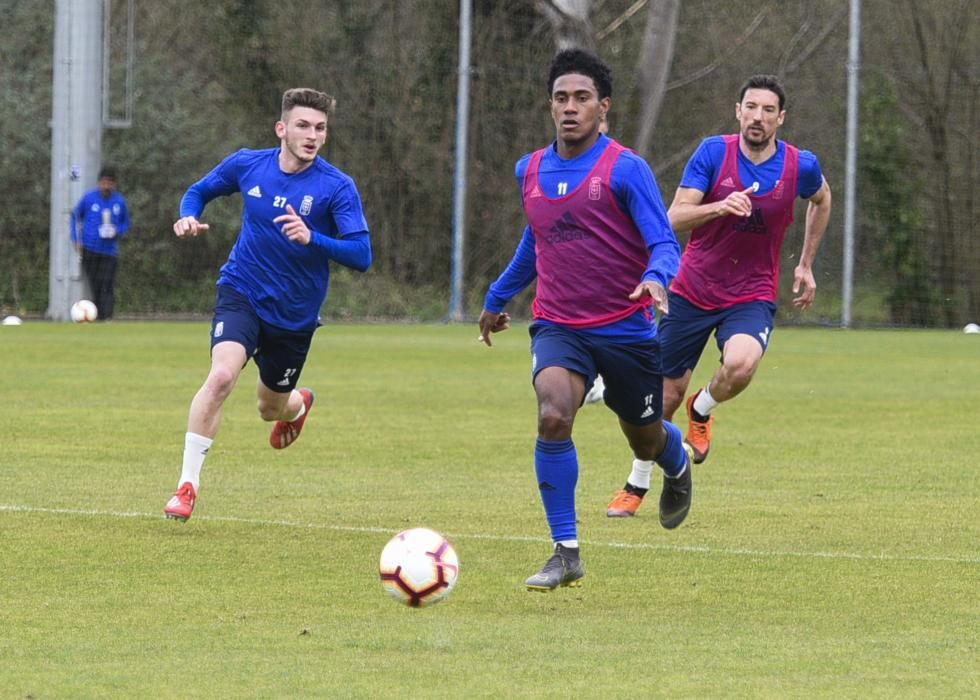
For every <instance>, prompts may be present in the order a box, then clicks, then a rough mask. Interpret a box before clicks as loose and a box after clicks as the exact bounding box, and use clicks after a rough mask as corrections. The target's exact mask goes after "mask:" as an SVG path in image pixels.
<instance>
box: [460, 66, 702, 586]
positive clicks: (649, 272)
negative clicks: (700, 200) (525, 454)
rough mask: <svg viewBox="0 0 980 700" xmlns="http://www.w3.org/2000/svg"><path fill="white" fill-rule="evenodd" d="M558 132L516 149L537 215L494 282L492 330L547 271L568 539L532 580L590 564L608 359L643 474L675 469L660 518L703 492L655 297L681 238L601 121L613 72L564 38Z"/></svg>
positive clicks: (676, 518) (644, 169)
mask: <svg viewBox="0 0 980 700" xmlns="http://www.w3.org/2000/svg"><path fill="white" fill-rule="evenodd" d="M547 87H548V95H549V99H550V105H551V117H552V119H553V120H554V124H555V130H556V132H557V139H556V140H555V142H554V143H552V144H551V145H550V146H547V147H545V148H543V149H541V150H539V151H536V152H534V153H531V154H528V155H525V156H524V157H523V158H521V159H520V161H518V163H517V169H516V170H517V181H518V183H519V184H520V186H521V191H522V198H523V202H524V210H525V213H526V215H527V219H528V225H527V227H526V228H525V229H524V234H523V236H522V238H521V240H520V243H519V244H518V246H517V251H516V252H515V254H514V257H513V259H512V260H511V261H510V263H509V264H508V266H507V268H506V269H505V270H504V272H503V273H502V274H501V275H500V277H499V278H498V279H497V280H496V281H495V282H494V283H493V284H492V285H491V286H490V290H489V291H488V293H487V296H486V300H485V302H484V310H483V312H482V313H481V314H480V319H479V325H480V338H479V339H480V340H482V341H483V342H485V343H486V344H487V345H491V343H492V341H491V334H492V333H497V332H499V331H502V330H505V329H506V328H508V327H509V322H510V316H509V314H507V313H506V312H504V307H505V306H506V304H507V303H508V302H509V301H510V300H511V299H512V298H513V297H514V296H516V295H517V294H519V293H520V292H521V291H522V290H523V289H524V288H525V287H527V286H528V285H529V284H531V283H532V282H534V281H535V280H537V288H536V295H535V299H534V303H533V314H534V322H533V323H532V324H531V327H530V334H531V374H532V381H533V385H534V391H535V394H536V396H537V402H538V437H537V441H536V444H535V448H534V468H535V474H536V476H537V482H538V490H539V493H540V496H541V500H542V503H543V504H544V510H545V514H546V516H547V520H548V525H549V528H550V530H551V537H552V540H553V541H554V543H555V549H554V553H553V554H552V556H551V557H550V558H549V559H548V561H547V562H546V563H545V565H544V567H543V568H542V569H541V570H540V571H539V572H538V573H536V574H534V575H533V576H531V577H530V578H528V579H527V581H526V586H527V588H528V589H530V590H535V591H550V590H553V589H555V588H558V587H559V586H578V585H580V584H581V579H582V577H583V576H584V575H585V570H584V567H583V565H582V559H581V557H580V554H579V542H578V533H577V529H576V521H575V514H576V510H575V489H576V485H577V482H578V474H579V463H578V456H577V453H576V450H575V445H574V443H573V442H572V428H573V425H574V423H575V416H576V414H577V412H578V410H579V408H580V407H581V406H582V400H583V398H584V397H585V394H586V391H587V390H588V389H589V387H590V386H591V385H592V383H593V381H594V380H595V378H596V375H597V373H599V372H601V373H602V375H603V377H604V378H605V384H606V391H605V401H606V405H607V406H609V408H611V409H612V410H613V411H614V412H615V413H616V415H617V416H618V417H619V424H620V427H621V429H622V431H623V434H624V435H625V436H626V439H627V441H628V442H629V445H630V449H631V451H632V453H633V458H634V459H633V471H632V473H631V479H635V481H634V483H637V482H639V483H640V484H643V485H645V486H644V487H645V488H646V487H649V485H650V476H651V472H652V470H653V466H654V463H655V462H656V463H658V464H659V465H660V467H661V468H662V469H663V472H664V479H663V489H662V491H661V497H660V523H661V525H663V526H664V527H665V528H675V527H677V526H678V525H680V524H681V522H683V520H684V518H685V517H686V516H687V513H688V511H689V509H690V505H691V494H692V484H691V469H690V467H689V465H688V460H687V454H686V452H685V450H684V448H683V439H682V436H681V433H680V430H678V429H677V428H676V427H674V426H673V425H671V424H670V423H667V422H665V421H663V420H662V419H661V394H662V377H661V373H660V348H659V343H658V341H657V333H656V324H655V319H654V315H653V313H652V309H651V306H656V308H658V309H659V310H660V311H662V312H664V313H666V312H667V311H668V309H667V291H666V290H667V287H668V285H669V284H670V281H671V280H672V279H673V277H674V274H675V273H676V272H677V266H678V261H679V258H680V246H679V245H678V243H677V239H676V237H675V236H674V233H673V232H672V231H671V229H670V223H669V222H668V220H667V213H666V211H665V210H664V204H663V200H662V199H661V196H660V190H659V188H658V187H657V183H656V181H655V179H654V176H653V173H652V172H651V171H650V167H649V166H648V165H647V164H646V162H645V161H644V160H643V159H642V158H640V157H639V156H637V155H636V154H634V153H632V152H630V151H629V150H627V149H625V148H624V147H623V146H621V145H620V144H619V143H617V142H616V141H614V140H613V139H610V138H609V137H608V136H605V135H603V134H601V133H600V131H599V125H600V122H601V120H602V119H603V118H604V117H605V114H606V113H607V112H608V111H609V108H610V107H611V105H612V74H611V72H610V70H609V67H608V66H607V65H606V64H605V63H603V62H602V61H601V60H600V59H598V58H597V57H596V56H594V55H592V54H591V53H588V52H586V51H583V50H580V49H569V50H566V51H561V52H559V53H558V54H557V55H556V56H555V58H554V59H553V61H552V64H551V69H550V72H549V76H548V83H547Z"/></svg>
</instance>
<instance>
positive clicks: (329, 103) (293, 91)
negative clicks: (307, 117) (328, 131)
mask: <svg viewBox="0 0 980 700" xmlns="http://www.w3.org/2000/svg"><path fill="white" fill-rule="evenodd" d="M336 105H337V100H335V99H334V98H333V97H331V96H330V95H328V94H327V93H325V92H320V91H319V90H314V89H312V88H290V89H289V90H286V92H284V93H282V114H283V116H285V115H286V113H287V112H290V111H292V109H293V107H309V108H310V109H315V110H317V111H320V112H323V113H324V114H327V115H329V114H330V113H331V112H333V108H334V107H335V106H336Z"/></svg>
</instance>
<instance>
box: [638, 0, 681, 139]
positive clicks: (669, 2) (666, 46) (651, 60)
mask: <svg viewBox="0 0 980 700" xmlns="http://www.w3.org/2000/svg"><path fill="white" fill-rule="evenodd" d="M679 14H680V2H679V0H653V2H651V3H650V4H649V5H648V6H647V22H646V29H645V30H644V32H643V44H642V45H641V46H640V57H639V59H638V60H637V66H636V75H637V83H638V84H639V89H640V114H639V124H640V129H639V132H638V134H637V137H636V144H635V146H636V151H637V153H639V154H640V155H641V156H643V157H644V158H645V157H647V155H648V154H649V151H650V141H651V140H652V139H653V130H654V127H655V126H656V124H657V117H658V116H659V114H660V106H661V104H662V103H663V99H664V93H665V92H666V89H665V88H666V85H667V76H668V73H669V71H670V65H671V63H672V62H673V57H674V38H675V37H676V36H677V17H678V15H679Z"/></svg>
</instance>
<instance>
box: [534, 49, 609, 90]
mask: <svg viewBox="0 0 980 700" xmlns="http://www.w3.org/2000/svg"><path fill="white" fill-rule="evenodd" d="M569 73H577V74H578V75H584V76H587V77H589V78H592V82H593V83H595V88H596V90H597V91H598V93H599V99H600V100H602V99H605V98H606V97H612V82H613V79H612V70H611V69H610V68H609V66H607V65H606V64H605V63H604V62H603V61H602V59H601V58H599V57H598V56H596V55H595V54H593V53H590V52H588V51H586V50H585V49H564V50H562V51H559V52H558V53H557V54H555V57H554V58H553V59H552V60H551V71H550V72H549V73H548V96H549V97H550V96H551V91H552V90H553V89H554V87H555V81H556V80H558V78H560V77H561V76H563V75H568V74H569Z"/></svg>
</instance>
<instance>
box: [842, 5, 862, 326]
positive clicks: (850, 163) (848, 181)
mask: <svg viewBox="0 0 980 700" xmlns="http://www.w3.org/2000/svg"><path fill="white" fill-rule="evenodd" d="M850 2H851V20H850V36H849V38H848V49H847V154H846V156H845V163H844V271H843V275H842V280H841V281H842V287H841V321H840V325H841V327H842V328H849V327H850V325H851V307H852V305H853V296H854V236H855V234H854V216H855V208H856V206H857V205H856V204H855V201H856V194H857V192H856V189H857V148H858V111H859V109H860V105H859V103H858V94H859V76H860V71H861V0H850Z"/></svg>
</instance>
